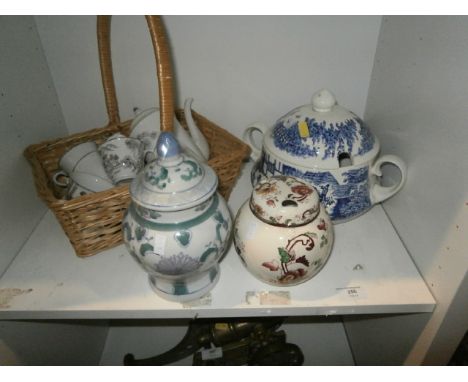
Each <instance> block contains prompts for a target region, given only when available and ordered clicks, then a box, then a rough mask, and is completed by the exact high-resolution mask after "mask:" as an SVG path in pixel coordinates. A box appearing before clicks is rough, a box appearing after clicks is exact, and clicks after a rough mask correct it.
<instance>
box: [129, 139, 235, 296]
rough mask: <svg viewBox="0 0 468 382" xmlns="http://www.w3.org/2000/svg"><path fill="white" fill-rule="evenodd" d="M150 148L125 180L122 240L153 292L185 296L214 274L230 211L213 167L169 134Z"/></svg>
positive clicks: (205, 288)
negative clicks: (151, 153) (127, 199)
mask: <svg viewBox="0 0 468 382" xmlns="http://www.w3.org/2000/svg"><path fill="white" fill-rule="evenodd" d="M156 150H157V159H156V160H155V161H153V162H150V163H149V164H147V165H146V166H145V168H144V169H143V171H142V172H140V174H139V175H138V176H137V177H136V178H135V179H134V180H133V181H132V183H131V185H130V195H131V198H132V202H131V203H130V206H129V208H128V210H127V212H126V215H125V217H124V220H123V222H122V227H123V234H124V242H125V244H126V246H127V249H128V251H129V252H130V254H131V255H132V256H133V257H134V258H135V260H136V261H137V262H138V263H139V264H140V265H141V266H142V267H143V269H144V270H145V271H146V272H147V273H148V275H149V281H150V285H151V287H152V288H153V290H154V291H155V292H156V293H157V294H158V295H159V296H161V297H163V298H165V299H167V300H171V301H179V302H185V301H190V300H194V299H197V298H200V297H202V296H203V295H205V294H207V293H208V292H209V291H210V290H211V289H212V288H213V287H214V286H215V284H216V282H217V281H218V279H219V273H220V270H219V264H218V263H219V261H220V259H221V257H222V255H223V254H224V252H225V251H226V248H227V246H228V242H229V239H230V233H231V228H232V220H231V215H230V212H229V209H228V206H227V204H226V202H225V201H224V199H223V198H222V196H221V195H219V194H218V193H217V192H216V189H217V186H218V178H217V176H216V173H215V171H214V170H213V169H212V168H211V167H209V166H208V165H207V164H206V163H204V162H203V163H200V162H199V161H197V160H196V159H195V158H193V157H191V156H189V155H187V154H186V153H185V152H183V151H181V149H180V146H179V144H178V143H177V141H176V139H175V138H174V136H173V135H172V133H168V132H162V133H161V134H160V135H159V138H158V143H157V145H156Z"/></svg>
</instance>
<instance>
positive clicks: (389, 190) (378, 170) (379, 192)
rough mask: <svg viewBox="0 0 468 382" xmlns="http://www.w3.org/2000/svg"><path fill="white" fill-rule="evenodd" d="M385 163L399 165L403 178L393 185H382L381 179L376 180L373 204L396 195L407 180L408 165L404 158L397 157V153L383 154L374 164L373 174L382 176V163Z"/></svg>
mask: <svg viewBox="0 0 468 382" xmlns="http://www.w3.org/2000/svg"><path fill="white" fill-rule="evenodd" d="M384 163H391V164H393V165H395V166H396V167H398V169H399V170H400V173H401V179H400V181H399V182H397V183H395V184H393V185H391V186H382V185H381V184H380V181H379V179H375V180H374V182H375V183H374V184H373V185H372V186H371V192H370V196H371V201H372V204H376V203H380V202H383V201H384V200H386V199H388V198H390V197H391V196H393V195H395V194H396V193H397V192H398V191H400V190H401V188H402V187H403V184H404V183H405V181H406V173H407V170H406V165H405V162H403V160H402V159H400V158H399V157H397V156H396V155H383V156H381V157H380V158H379V159H377V161H376V162H375V163H374V164H373V165H372V167H371V169H370V172H371V174H372V175H375V176H376V177H378V178H380V177H381V176H382V165H383V164H384Z"/></svg>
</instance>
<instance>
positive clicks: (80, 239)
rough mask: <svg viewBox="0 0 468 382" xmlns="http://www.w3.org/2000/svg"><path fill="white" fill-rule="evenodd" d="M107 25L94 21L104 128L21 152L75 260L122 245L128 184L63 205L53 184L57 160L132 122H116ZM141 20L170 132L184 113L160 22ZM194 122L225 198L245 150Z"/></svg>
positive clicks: (163, 127)
mask: <svg viewBox="0 0 468 382" xmlns="http://www.w3.org/2000/svg"><path fill="white" fill-rule="evenodd" d="M110 20H111V18H110V16H98V17H97V34H98V47H99V61H100V66H101V75H102V83H103V87H104V95H105V100H106V108H107V114H108V117H109V123H108V124H107V126H106V127H102V128H95V129H92V130H89V131H86V132H83V133H78V134H73V135H70V136H68V137H66V138H60V139H55V140H50V141H47V142H42V143H38V144H34V145H31V146H29V147H27V148H26V150H25V152H24V154H25V156H26V158H27V159H28V161H29V162H30V164H31V166H32V171H33V176H34V182H35V185H36V189H37V193H38V195H39V196H40V198H41V199H42V200H44V202H45V203H46V204H47V205H48V207H49V208H50V209H51V210H52V211H53V212H54V214H55V216H56V217H57V219H58V221H59V222H60V224H61V226H62V228H63V230H64V231H65V233H66V235H67V236H68V238H69V240H70V242H71V244H72V246H73V248H74V250H75V252H76V254H77V256H79V257H86V256H91V255H94V254H96V253H98V252H100V251H103V250H105V249H108V248H112V247H114V246H116V245H119V244H121V243H122V239H123V238H122V233H121V221H122V218H123V214H124V212H125V210H126V208H127V206H128V204H129V202H130V195H129V190H128V185H122V186H119V187H115V188H113V189H110V190H106V191H103V192H98V193H93V194H88V195H84V196H80V197H78V198H75V199H72V200H65V199H61V198H60V197H59V195H58V194H57V190H56V189H54V184H53V182H52V177H53V175H54V173H55V172H56V171H57V170H59V168H58V162H59V160H60V158H61V156H62V155H63V154H64V153H65V152H66V151H67V150H69V149H70V148H71V147H73V146H75V145H77V144H79V143H82V142H87V141H94V142H96V143H97V144H100V143H102V142H104V141H105V140H106V139H107V138H108V137H109V136H110V135H112V134H114V133H116V132H122V133H123V134H126V135H128V134H129V132H130V125H131V121H126V122H120V117H119V110H118V103H117V97H116V92H115V84H114V78H113V73H112V62H111V49H110ZM146 20H147V23H148V28H149V31H150V35H151V39H152V42H153V48H154V53H155V58H156V63H157V65H156V67H157V77H158V86H159V96H160V101H159V107H160V110H161V112H160V115H161V130H163V131H172V124H173V115H174V112H175V113H176V116H177V118H178V119H179V121H180V122H181V124H182V125H183V126H186V123H185V118H184V113H183V110H177V111H174V105H173V102H174V101H173V89H172V86H173V78H172V73H171V72H172V67H171V62H170V58H169V57H170V55H169V50H168V44H167V41H166V37H165V32H164V27H163V25H162V22H161V19H160V17H158V16H146ZM193 117H194V120H195V122H196V123H197V125H198V127H199V128H200V130H201V131H202V133H203V134H204V135H205V137H206V139H207V140H208V143H209V145H210V150H211V157H210V160H209V161H208V164H209V165H210V166H211V167H212V168H213V169H214V170H215V171H216V173H217V174H218V177H219V188H218V190H219V192H220V193H221V194H222V195H223V196H224V197H225V198H226V199H228V198H229V195H230V193H231V190H232V188H233V186H234V183H235V180H236V178H237V176H238V175H239V172H240V169H241V166H242V162H243V160H244V159H245V158H247V157H248V155H249V152H250V150H249V147H248V146H247V145H246V144H244V143H243V142H242V141H241V140H239V139H237V138H236V137H234V136H233V135H232V134H229V133H228V132H227V131H225V130H223V129H222V128H221V127H219V126H217V125H215V124H214V123H212V122H210V121H209V120H208V119H206V118H204V117H203V116H201V115H199V114H197V113H195V112H194V113H193Z"/></svg>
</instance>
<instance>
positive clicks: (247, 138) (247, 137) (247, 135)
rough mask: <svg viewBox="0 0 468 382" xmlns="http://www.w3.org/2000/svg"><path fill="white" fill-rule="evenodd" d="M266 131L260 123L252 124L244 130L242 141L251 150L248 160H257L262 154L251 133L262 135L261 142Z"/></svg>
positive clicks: (265, 127)
mask: <svg viewBox="0 0 468 382" xmlns="http://www.w3.org/2000/svg"><path fill="white" fill-rule="evenodd" d="M267 130H268V127H267V126H266V125H265V124H264V123H262V122H254V123H252V124H251V125H250V126H249V127H247V128H246V129H245V130H244V134H243V135H242V139H243V140H244V142H245V143H247V144H248V145H249V146H250V148H251V149H252V152H251V153H250V158H252V159H253V160H257V159H258V158H260V155H261V153H262V147H259V146H258V145H257V144H256V143H255V141H254V139H253V136H252V133H253V132H254V131H257V132H260V133H261V134H262V141H263V136H264V135H265V134H266V132H267Z"/></svg>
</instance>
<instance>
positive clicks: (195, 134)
mask: <svg viewBox="0 0 468 382" xmlns="http://www.w3.org/2000/svg"><path fill="white" fill-rule="evenodd" d="M192 102H193V98H187V99H186V100H185V104H184V114H185V120H186V122H187V127H188V129H189V131H190V135H191V136H192V139H193V142H194V143H195V144H196V145H197V147H198V149H199V150H200V152H201V154H202V155H203V157H204V158H205V159H206V160H208V159H209V157H210V146H209V145H208V142H207V141H206V138H205V137H204V136H203V134H202V132H201V131H200V130H199V128H198V127H197V125H196V124H195V121H194V120H193V116H192Z"/></svg>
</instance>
